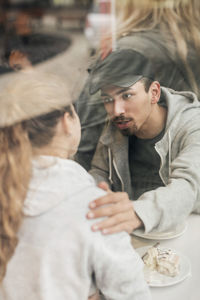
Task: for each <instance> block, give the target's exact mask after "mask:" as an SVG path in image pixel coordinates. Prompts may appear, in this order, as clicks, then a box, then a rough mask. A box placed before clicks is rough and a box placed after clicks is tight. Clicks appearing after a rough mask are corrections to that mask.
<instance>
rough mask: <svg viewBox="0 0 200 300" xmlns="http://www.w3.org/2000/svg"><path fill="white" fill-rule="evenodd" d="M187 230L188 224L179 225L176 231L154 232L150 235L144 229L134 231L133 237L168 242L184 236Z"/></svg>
mask: <svg viewBox="0 0 200 300" xmlns="http://www.w3.org/2000/svg"><path fill="white" fill-rule="evenodd" d="M186 228H187V223H182V224H179V225H178V226H177V227H176V228H175V229H174V230H170V231H165V232H156V231H152V232H149V233H146V234H145V233H144V232H143V230H142V229H136V230H135V231H133V233H132V235H135V236H138V237H142V238H144V239H148V240H168V239H173V238H175V237H178V236H180V235H182V234H183V233H184V232H185V230H186Z"/></svg>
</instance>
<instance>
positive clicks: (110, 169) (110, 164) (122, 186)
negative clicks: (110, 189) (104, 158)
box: [108, 147, 124, 192]
mask: <svg viewBox="0 0 200 300" xmlns="http://www.w3.org/2000/svg"><path fill="white" fill-rule="evenodd" d="M108 161H109V177H108V179H109V181H110V183H111V184H113V180H112V163H113V166H114V169H115V172H116V173H117V176H118V178H119V180H120V183H121V189H122V192H124V183H123V180H122V178H121V176H120V174H119V171H118V169H117V165H116V163H115V160H114V158H113V160H112V154H111V149H110V147H108Z"/></svg>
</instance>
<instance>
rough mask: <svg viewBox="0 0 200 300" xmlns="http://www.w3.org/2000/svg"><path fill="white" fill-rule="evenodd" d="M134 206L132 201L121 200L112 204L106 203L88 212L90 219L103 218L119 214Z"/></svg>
mask: <svg viewBox="0 0 200 300" xmlns="http://www.w3.org/2000/svg"><path fill="white" fill-rule="evenodd" d="M132 209H133V206H132V203H131V201H130V200H129V201H121V202H117V203H111V204H110V205H104V206H100V207H97V208H96V209H92V210H91V211H89V213H88V214H87V217H88V218H89V219H95V218H101V217H110V216H113V215H116V214H119V213H121V212H124V211H129V210H132Z"/></svg>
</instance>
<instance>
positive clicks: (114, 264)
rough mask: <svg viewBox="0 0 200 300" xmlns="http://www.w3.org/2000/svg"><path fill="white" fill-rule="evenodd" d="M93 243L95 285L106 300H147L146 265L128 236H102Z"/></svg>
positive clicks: (122, 234)
mask: <svg viewBox="0 0 200 300" xmlns="http://www.w3.org/2000/svg"><path fill="white" fill-rule="evenodd" d="M96 235H98V240H97V241H95V243H93V245H94V255H93V260H92V261H93V268H94V272H95V278H96V284H97V287H98V288H99V289H100V291H101V292H102V294H103V295H104V297H105V299H106V300H121V299H123V300H144V299H145V300H148V299H151V295H150V291H149V288H148V286H147V284H146V282H145V280H144V275H143V263H142V260H141V258H140V257H139V255H138V254H137V253H136V251H135V250H134V249H133V247H132V245H131V243H130V237H129V235H128V234H126V233H124V232H122V233H118V234H113V235H108V236H103V235H102V234H101V233H97V234H96Z"/></svg>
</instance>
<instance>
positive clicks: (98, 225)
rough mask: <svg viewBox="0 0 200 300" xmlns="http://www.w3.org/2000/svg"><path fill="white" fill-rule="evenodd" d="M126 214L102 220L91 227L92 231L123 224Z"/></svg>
mask: <svg viewBox="0 0 200 300" xmlns="http://www.w3.org/2000/svg"><path fill="white" fill-rule="evenodd" d="M126 215H127V214H126V213H119V214H117V215H115V216H113V217H109V218H106V219H104V220H103V221H101V222H99V223H96V224H94V225H93V226H92V230H93V231H98V230H101V231H102V230H103V229H108V228H110V227H113V226H116V225H117V224H120V223H123V222H124V221H126V218H127V216H126Z"/></svg>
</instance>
